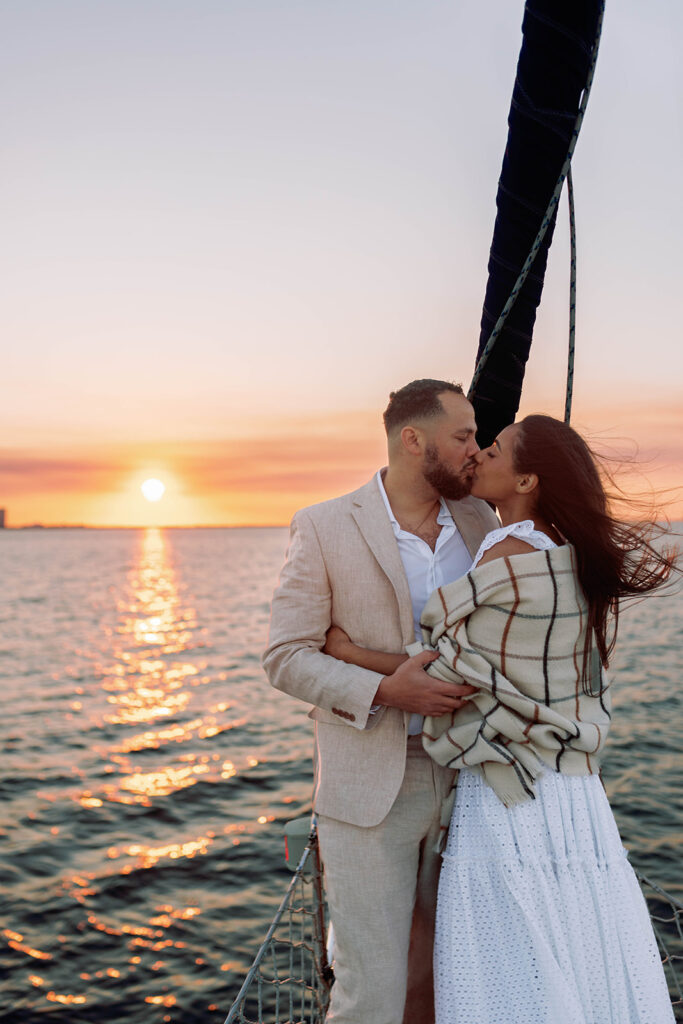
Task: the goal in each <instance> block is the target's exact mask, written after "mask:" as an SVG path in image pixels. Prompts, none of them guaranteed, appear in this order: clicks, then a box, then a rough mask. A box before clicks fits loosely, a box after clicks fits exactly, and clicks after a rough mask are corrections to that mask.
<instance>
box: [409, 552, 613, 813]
mask: <svg viewBox="0 0 683 1024" xmlns="http://www.w3.org/2000/svg"><path fill="white" fill-rule="evenodd" d="M587 611H588V607H587V604H586V599H585V597H584V595H583V592H582V590H581V587H580V585H579V580H578V575H577V571H576V552H575V551H574V548H573V547H572V546H571V545H569V544H566V545H563V546H561V547H556V548H553V549H551V550H547V551H534V552H530V553H528V554H521V555H513V556H511V557H506V558H497V559H494V560H493V561H491V562H487V563H485V564H484V565H481V566H479V567H477V568H475V569H472V570H471V571H470V572H468V573H467V574H466V575H465V576H463V577H461V578H460V579H459V580H456V581H455V582H454V583H450V584H448V585H447V586H445V587H441V588H439V589H438V590H436V591H435V592H434V593H433V594H432V596H431V597H430V599H429V601H428V602H427V605H426V606H425V609H424V612H423V613H422V622H421V624H422V632H423V639H424V641H425V643H424V648H425V649H430V648H433V649H436V650H438V652H439V655H440V656H439V658H438V659H437V660H436V661H434V662H433V663H432V664H431V665H430V666H429V669H428V671H429V674H430V675H432V676H435V677H436V678H438V679H443V680H446V681H450V682H454V683H462V682H463V681H464V682H467V683H470V684H471V685H472V686H476V687H477V690H478V692H477V693H476V694H474V695H473V696H472V697H471V698H470V699H469V700H468V702H467V704H466V705H465V706H464V707H463V708H462V709H461V710H459V711H455V712H453V713H452V714H447V715H441V716H439V717H427V718H425V723H424V731H423V734H422V741H423V744H424V747H425V749H426V750H427V751H428V753H429V754H430V755H431V757H432V758H434V760H435V761H437V762H438V763H439V764H442V765H445V766H447V767H449V768H462V767H465V766H468V767H469V766H476V767H477V768H478V770H479V771H481V772H482V774H483V776H484V778H485V780H486V782H487V783H488V784H489V785H490V786H491V787H492V789H493V790H494V791H495V793H496V794H497V795H498V797H499V798H500V799H501V800H502V802H503V803H504V804H505V805H506V806H508V807H509V806H511V805H513V804H516V803H520V802H521V801H523V800H528V799H532V798H533V797H534V795H535V794H534V780H535V779H536V777H537V776H538V775H539V774H540V773H541V772H542V771H543V770H544V767H545V766H548V767H550V768H552V769H553V770H554V771H557V772H563V773H564V774H567V775H589V774H594V773H597V772H598V770H599V755H600V753H601V750H602V747H603V745H604V742H605V737H606V735H607V731H608V728H609V723H610V695H609V688H608V684H607V681H606V679H605V677H604V674H603V671H602V666H601V664H600V659H599V656H598V654H597V650H593V651H591V658H590V675H591V680H590V682H591V685H590V689H591V691H592V693H593V695H592V696H588V695H587V694H586V693H585V692H584V689H583V686H582V668H583V658H584V646H585V641H586V622H587ZM416 646H417V648H418V649H421V647H420V645H416ZM413 653H415V652H414V650H413ZM451 808H452V800H451V801H450V805H449V806H447V807H446V808H445V818H446V824H447V821H448V818H449V817H450V810H451Z"/></svg>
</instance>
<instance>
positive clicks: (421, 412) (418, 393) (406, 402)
mask: <svg viewBox="0 0 683 1024" xmlns="http://www.w3.org/2000/svg"><path fill="white" fill-rule="evenodd" d="M444 391H452V392H453V393H454V394H456V395H462V394H464V392H463V390H462V385H460V384H450V383H449V382H448V381H446V380H430V379H428V378H425V379H424V380H413V381H411V382H410V384H406V385H405V387H403V388H401V390H400V391H392V392H391V394H390V395H389V404H388V406H387V407H386V409H385V410H384V428H385V430H386V432H387V434H391V433H392V432H393V431H394V430H396V429H397V428H398V427H405V426H406V425H407V424H408V423H411V422H413V421H417V420H426V419H432V418H433V417H435V416H441V415H442V414H443V411H444V408H443V405H442V404H441V401H440V399H439V395H442V394H443V393H444Z"/></svg>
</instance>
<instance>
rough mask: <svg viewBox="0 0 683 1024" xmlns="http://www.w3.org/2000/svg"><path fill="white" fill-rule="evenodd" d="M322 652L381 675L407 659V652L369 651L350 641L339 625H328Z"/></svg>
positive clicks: (393, 669)
mask: <svg viewBox="0 0 683 1024" xmlns="http://www.w3.org/2000/svg"><path fill="white" fill-rule="evenodd" d="M323 654H329V655H330V657H332V658H336V659H337V660H338V661H345V662H346V663H347V664H348V665H357V666H358V667H359V668H369V669H370V670H371V671H372V672H379V673H381V675H383V676H390V675H392V673H394V672H395V671H396V669H397V668H398V666H399V665H402V664H403V662H404V661H407V660H408V655H407V654H388V653H387V652H386V651H371V650H369V649H368V648H367V647H359V646H358V645H357V644H354V643H352V641H351V640H350V639H349V637H348V635H347V634H346V633H345V632H344V630H343V629H341V628H340V627H339V626H330V628H329V629H328V631H327V637H326V639H325V646H324V647H323Z"/></svg>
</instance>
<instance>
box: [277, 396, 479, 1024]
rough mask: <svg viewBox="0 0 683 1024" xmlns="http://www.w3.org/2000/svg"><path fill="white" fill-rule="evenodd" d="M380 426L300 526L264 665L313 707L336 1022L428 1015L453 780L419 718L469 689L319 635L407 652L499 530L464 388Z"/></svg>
mask: <svg viewBox="0 0 683 1024" xmlns="http://www.w3.org/2000/svg"><path fill="white" fill-rule="evenodd" d="M384 423H385V427H386V431H387V441H388V451H389V465H388V468H387V469H386V470H380V472H379V473H378V474H377V475H376V476H375V477H374V478H373V479H372V480H371V481H370V482H369V483H368V484H366V485H365V486H364V487H361V488H360V489H359V490H357V491H355V492H354V493H353V494H349V495H345V496H344V497H341V498H336V499H334V500H332V501H327V502H323V503H322V504H320V505H315V506H313V507H311V508H308V509H303V510H301V511H300V512H297V514H296V515H295V517H294V520H293V522H292V532H291V540H290V547H289V551H288V556H287V562H286V564H285V566H284V569H283V571H282V575H281V578H280V583H279V586H278V588H277V590H276V591H275V595H274V598H273V608H272V619H271V629H270V638H269V646H268V649H267V651H266V653H265V655H264V659H263V660H264V666H265V669H266V671H267V673H268V676H269V678H270V681H271V683H272V684H273V686H275V687H276V688H277V689H279V690H283V691H285V692H286V693H289V694H291V695H292V696H294V697H298V698H299V699H301V700H304V701H307V702H308V703H309V704H313V705H314V707H313V710H312V711H311V712H310V717H311V718H313V719H314V721H315V733H316V738H315V789H314V797H313V806H314V809H315V811H316V812H317V814H318V833H319V838H320V848H321V853H322V858H323V863H324V865H325V882H326V890H327V898H328V904H329V909H330V917H331V920H332V924H333V926H334V931H335V975H336V981H335V984H334V987H333V990H332V1001H331V1006H330V1012H329V1015H328V1020H329V1021H334V1024H401V1022H402V1021H404V1020H405V1022H406V1024H429V1022H430V1021H433V1019H434V1017H433V1014H434V1010H433V997H432V987H433V986H432V976H431V960H432V948H431V947H432V942H433V923H434V909H435V905H436V883H437V878H438V855H437V854H436V853H435V852H434V845H435V843H436V840H437V837H438V831H439V810H440V804H441V799H442V797H443V796H444V795H445V793H446V791H447V789H448V787H449V784H450V781H451V779H452V774H451V773H450V772H447V771H446V770H445V769H443V768H441V767H440V766H438V765H436V764H434V763H433V762H432V761H431V760H430V759H429V758H428V757H427V756H426V755H425V752H424V750H423V748H422V743H421V739H420V732H421V728H422V717H423V716H424V715H427V714H430V715H438V714H442V713H444V712H447V711H451V710H453V709H455V708H457V707H459V706H460V704H461V703H462V698H463V696H464V695H466V694H467V693H470V692H471V690H470V688H469V687H457V686H453V685H452V684H444V683H443V682H437V681H436V680H434V679H432V678H431V677H430V676H428V675H427V674H426V673H425V672H424V671H423V668H422V666H424V665H426V664H427V663H428V662H429V661H430V660H431V658H432V655H431V654H429V653H425V654H423V655H420V656H419V657H418V658H417V659H413V660H411V661H406V662H404V663H403V664H401V665H400V666H399V667H398V668H397V669H396V670H395V671H394V672H393V674H391V675H388V676H386V675H385V676H383V675H382V674H380V673H379V672H373V671H370V670H369V669H365V668H358V667H356V666H354V665H350V664H346V663H345V662H344V661H341V660H337V659H335V658H331V657H329V656H328V655H327V654H324V653H323V652H322V648H323V646H324V645H325V638H326V633H327V631H328V629H329V628H330V626H331V625H332V624H335V625H337V626H339V627H341V629H343V630H344V631H345V632H346V633H347V634H348V635H349V637H350V638H351V640H352V641H353V642H354V643H356V644H358V645H360V646H362V647H367V648H370V649H373V650H376V651H383V652H395V653H400V652H403V651H404V649H405V647H406V645H407V644H410V643H412V642H414V640H415V639H416V638H419V637H420V632H419V617H420V612H421V611H422V608H423V606H424V604H425V602H426V600H427V597H428V596H429V594H430V593H431V592H432V591H433V590H434V589H435V588H436V587H437V586H440V585H441V584H443V583H446V582H449V581H450V580H452V579H455V578H457V577H458V576H460V575H462V574H463V573H465V572H466V571H467V570H468V569H469V567H470V565H471V563H472V559H473V556H474V555H475V554H476V551H477V549H478V547H479V544H480V543H481V540H482V539H483V537H484V536H485V535H486V534H487V533H488V532H489V530H492V529H494V528H495V527H496V526H498V525H499V524H498V521H497V519H496V517H495V515H494V514H493V512H492V511H491V510H490V508H489V507H488V505H487V504H486V503H485V502H482V501H479V500H477V499H476V498H472V497H469V490H470V487H471V474H472V471H473V465H474V464H473V461H472V459H473V456H474V455H475V453H476V452H477V451H478V450H479V449H478V446H477V443H476V440H475V429H476V424H475V421H474V411H473V409H472V406H471V405H470V403H469V402H468V401H467V399H466V398H465V396H464V394H463V391H462V388H461V387H460V386H459V385H455V384H449V383H447V382H445V381H435V380H418V381H413V382H412V383H411V384H408V385H406V387H404V388H402V389H401V390H400V391H397V392H394V393H392V395H391V398H390V401H389V405H388V407H387V409H386V411H385V413H384ZM397 661H398V659H397ZM406 992H407V994H406Z"/></svg>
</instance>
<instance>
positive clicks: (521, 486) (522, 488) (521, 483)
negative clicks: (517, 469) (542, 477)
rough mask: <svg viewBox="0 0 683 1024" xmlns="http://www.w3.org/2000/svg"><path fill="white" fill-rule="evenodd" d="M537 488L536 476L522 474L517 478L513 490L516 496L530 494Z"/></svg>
mask: <svg viewBox="0 0 683 1024" xmlns="http://www.w3.org/2000/svg"><path fill="white" fill-rule="evenodd" d="M537 487H538V476H537V475H536V474H535V473H524V475H523V476H519V477H517V483H516V485H515V490H516V491H517V493H518V494H531V493H532V491H535V490H536V488H537Z"/></svg>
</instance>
